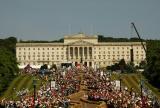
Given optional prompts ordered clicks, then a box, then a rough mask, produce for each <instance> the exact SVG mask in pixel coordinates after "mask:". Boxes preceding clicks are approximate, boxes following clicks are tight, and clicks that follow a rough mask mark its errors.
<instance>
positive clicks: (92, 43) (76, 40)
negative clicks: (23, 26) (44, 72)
mask: <svg viewBox="0 0 160 108" xmlns="http://www.w3.org/2000/svg"><path fill="white" fill-rule="evenodd" d="M144 44H145V46H146V43H144ZM131 49H133V60H134V64H135V65H138V64H139V63H140V62H141V61H142V60H144V59H145V58H146V54H145V51H144V49H143V47H142V45H141V43H140V42H98V37H97V36H96V35H95V36H87V35H85V34H83V33H80V34H76V35H71V36H64V43H17V44H16V57H17V61H18V63H19V66H20V67H24V66H26V65H27V64H30V65H32V66H36V67H39V66H40V65H43V64H49V65H52V64H57V65H60V64H61V63H65V62H71V63H73V65H76V64H78V63H80V62H82V63H83V64H84V65H87V66H95V65H99V66H101V67H104V66H108V65H112V64H114V63H116V62H119V61H120V60H121V59H123V58H124V59H125V61H126V62H130V61H131Z"/></svg>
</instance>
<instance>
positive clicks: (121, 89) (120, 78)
mask: <svg viewBox="0 0 160 108" xmlns="http://www.w3.org/2000/svg"><path fill="white" fill-rule="evenodd" d="M119 81H120V91H121V90H122V78H121V76H120V79H119Z"/></svg>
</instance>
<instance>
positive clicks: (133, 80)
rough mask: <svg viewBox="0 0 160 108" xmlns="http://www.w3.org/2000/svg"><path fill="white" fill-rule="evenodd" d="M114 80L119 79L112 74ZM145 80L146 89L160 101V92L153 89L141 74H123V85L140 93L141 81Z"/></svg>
mask: <svg viewBox="0 0 160 108" xmlns="http://www.w3.org/2000/svg"><path fill="white" fill-rule="evenodd" d="M111 78H112V80H115V79H117V80H118V79H119V75H118V74H112V77H111ZM141 78H142V79H143V80H144V87H146V88H148V89H149V90H151V91H152V93H153V95H155V96H156V97H157V98H158V99H159V100H160V91H159V90H158V89H157V88H155V87H153V86H152V85H151V84H149V83H148V82H147V80H146V79H145V78H144V77H143V76H142V75H140V74H135V73H134V74H121V79H122V85H123V86H127V87H128V89H129V90H130V89H131V87H132V88H133V90H134V91H136V92H138V93H140V79H141Z"/></svg>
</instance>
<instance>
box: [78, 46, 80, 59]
mask: <svg viewBox="0 0 160 108" xmlns="http://www.w3.org/2000/svg"><path fill="white" fill-rule="evenodd" d="M77 49H78V59H79V55H80V54H79V47H77Z"/></svg>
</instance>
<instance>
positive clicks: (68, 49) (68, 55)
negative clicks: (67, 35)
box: [68, 46, 70, 61]
mask: <svg viewBox="0 0 160 108" xmlns="http://www.w3.org/2000/svg"><path fill="white" fill-rule="evenodd" d="M69 60H70V47H69V46H68V61H69Z"/></svg>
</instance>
